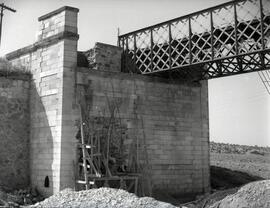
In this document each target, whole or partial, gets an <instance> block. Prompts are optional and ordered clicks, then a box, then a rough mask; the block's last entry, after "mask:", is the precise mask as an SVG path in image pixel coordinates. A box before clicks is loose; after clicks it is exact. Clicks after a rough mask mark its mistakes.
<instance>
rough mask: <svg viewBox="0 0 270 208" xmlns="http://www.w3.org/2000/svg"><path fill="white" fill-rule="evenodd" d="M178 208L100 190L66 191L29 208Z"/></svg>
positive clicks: (104, 189) (124, 192)
mask: <svg viewBox="0 0 270 208" xmlns="http://www.w3.org/2000/svg"><path fill="white" fill-rule="evenodd" d="M30 207H31V208H49V207H51V208H52V207H54V208H71V207H72V208H73V207H76V208H86V207H95V208H111V207H114V208H157V207H158V208H176V207H175V206H173V205H171V204H168V203H165V202H160V201H157V200H155V199H153V198H150V197H142V198H139V197H137V196H136V195H135V194H131V193H128V192H127V191H124V190H121V189H112V188H99V189H90V190H86V191H78V192H75V191H73V190H71V189H65V190H63V191H61V192H59V193H57V194H55V195H53V196H51V197H49V198H47V199H45V200H44V201H42V202H39V203H37V204H35V205H32V206H29V208H30Z"/></svg>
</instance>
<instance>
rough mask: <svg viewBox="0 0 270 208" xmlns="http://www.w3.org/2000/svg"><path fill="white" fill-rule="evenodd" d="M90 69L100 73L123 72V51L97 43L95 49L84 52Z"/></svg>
mask: <svg viewBox="0 0 270 208" xmlns="http://www.w3.org/2000/svg"><path fill="white" fill-rule="evenodd" d="M84 54H85V56H86V57H87V59H88V62H89V68H90V69H95V70H99V71H110V72H119V70H121V55H122V49H121V48H119V47H116V46H112V45H108V44H105V43H99V42H97V43H96V44H95V46H94V48H92V49H90V50H88V51H86V52H84Z"/></svg>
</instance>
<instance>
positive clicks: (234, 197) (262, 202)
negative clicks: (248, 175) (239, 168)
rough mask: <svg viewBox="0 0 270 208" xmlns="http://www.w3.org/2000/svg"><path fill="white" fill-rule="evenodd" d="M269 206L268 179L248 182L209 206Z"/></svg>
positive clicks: (242, 207)
mask: <svg viewBox="0 0 270 208" xmlns="http://www.w3.org/2000/svg"><path fill="white" fill-rule="evenodd" d="M228 207H233V208H247V207H248V208H269V207H270V180H264V181H258V182H252V183H249V184H247V185H245V186H243V187H242V188H240V189H239V190H238V191H237V192H236V193H234V194H231V195H228V196H227V197H225V198H224V199H222V200H221V201H219V202H216V203H214V204H213V205H212V206H210V207H209V208H228Z"/></svg>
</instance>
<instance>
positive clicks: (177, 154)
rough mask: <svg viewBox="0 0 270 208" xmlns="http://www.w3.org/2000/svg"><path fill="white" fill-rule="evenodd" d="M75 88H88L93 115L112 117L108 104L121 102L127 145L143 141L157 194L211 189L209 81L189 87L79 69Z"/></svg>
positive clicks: (162, 81) (157, 80)
mask: <svg viewBox="0 0 270 208" xmlns="http://www.w3.org/2000/svg"><path fill="white" fill-rule="evenodd" d="M77 84H80V85H81V84H83V85H84V86H85V87H86V88H88V98H89V100H91V106H92V108H91V109H92V110H91V112H90V115H91V116H93V117H98V116H104V115H109V109H108V108H109V105H108V104H109V103H108V100H109V102H110V103H117V105H118V108H119V114H118V116H119V117H120V118H121V123H122V125H124V126H126V127H127V129H128V130H127V132H128V135H127V140H126V141H125V143H126V144H131V143H132V141H134V139H135V141H136V140H137V139H138V140H139V141H140V144H144V141H145V143H146V151H145V150H144V149H143V148H141V150H140V153H139V154H140V156H141V162H143V160H145V158H147V157H148V161H149V164H150V165H149V167H150V175H151V179H152V185H153V189H154V191H158V190H162V191H167V192H170V193H173V194H183V193H201V192H205V191H208V190H209V157H208V147H209V140H208V133H209V132H208V95H207V91H208V89H207V82H202V83H201V84H197V85H187V84H181V83H170V82H168V80H162V79H157V78H150V77H144V76H142V75H128V74H124V73H109V72H101V71H93V70H89V69H86V68H78V73H77ZM143 140H144V141H143ZM145 152H147V154H145ZM144 162H145V161H144Z"/></svg>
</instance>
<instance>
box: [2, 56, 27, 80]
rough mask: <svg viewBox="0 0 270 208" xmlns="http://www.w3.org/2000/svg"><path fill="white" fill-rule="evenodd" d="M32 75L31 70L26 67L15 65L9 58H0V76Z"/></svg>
mask: <svg viewBox="0 0 270 208" xmlns="http://www.w3.org/2000/svg"><path fill="white" fill-rule="evenodd" d="M22 74H25V75H30V74H31V73H30V71H29V70H27V69H26V68H25V67H23V66H21V67H18V66H13V65H12V64H11V63H10V62H9V61H8V60H7V59H5V58H0V76H5V77H8V76H16V75H22Z"/></svg>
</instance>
